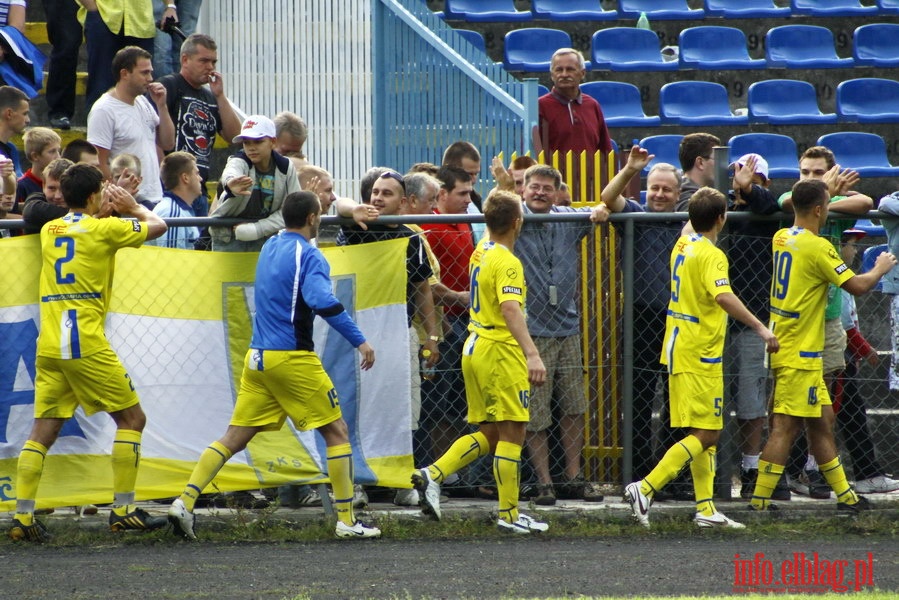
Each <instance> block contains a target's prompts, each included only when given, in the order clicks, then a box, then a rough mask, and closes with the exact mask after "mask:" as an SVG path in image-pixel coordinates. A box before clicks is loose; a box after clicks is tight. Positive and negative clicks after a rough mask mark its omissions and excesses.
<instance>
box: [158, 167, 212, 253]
mask: <svg viewBox="0 0 899 600" xmlns="http://www.w3.org/2000/svg"><path fill="white" fill-rule="evenodd" d="M160 170H161V175H162V187H163V189H164V190H165V192H164V194H163V196H162V201H161V202H160V203H159V204H157V205H156V206H155V208H153V212H154V213H156V214H157V215H159V216H160V217H162V218H163V219H167V218H170V217H196V216H197V215H196V213H195V212H194V209H193V204H194V202H196V200H197V198H198V197H199V196H200V186H201V185H202V183H201V178H200V169H199V168H198V167H197V159H196V158H195V157H194V155H193V154H190V153H188V152H179V151H176V152H172V153H171V154H169V155H168V156H166V157H165V158H164V159H162V165H161V169H160ZM199 237H200V230H199V229H197V228H196V227H194V226H191V227H170V228H169V230H168V231H167V232H166V234H165V235H164V236H162V237H159V238H156V239H155V240H153V241H152V242H148V243H149V244H152V245H154V246H164V247H166V248H181V249H182V250H193V249H194V244H195V243H196V241H197V239H198V238H199Z"/></svg>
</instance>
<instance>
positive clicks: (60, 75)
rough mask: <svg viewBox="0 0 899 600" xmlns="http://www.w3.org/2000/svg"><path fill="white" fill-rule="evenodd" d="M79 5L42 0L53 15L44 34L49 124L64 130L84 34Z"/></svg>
mask: <svg viewBox="0 0 899 600" xmlns="http://www.w3.org/2000/svg"><path fill="white" fill-rule="evenodd" d="M78 8H79V4H78V2H76V1H75V0H44V14H47V15H53V18H52V19H47V37H48V39H49V40H50V45H51V46H52V47H53V49H52V51H51V52H50V68H49V70H48V73H47V112H48V114H49V117H50V126H51V127H53V128H55V129H62V130H64V131H67V130H69V129H71V128H72V117H73V116H74V115H75V85H76V84H77V81H78V53H79V51H80V50H81V40H82V39H83V38H84V28H82V27H81V23H79V22H78ZM75 162H78V161H75Z"/></svg>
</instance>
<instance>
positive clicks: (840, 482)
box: [818, 456, 858, 505]
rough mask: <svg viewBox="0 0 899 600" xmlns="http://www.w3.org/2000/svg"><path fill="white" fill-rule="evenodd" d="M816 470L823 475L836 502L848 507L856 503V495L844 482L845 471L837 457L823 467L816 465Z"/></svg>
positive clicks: (846, 482)
mask: <svg viewBox="0 0 899 600" xmlns="http://www.w3.org/2000/svg"><path fill="white" fill-rule="evenodd" d="M818 468H819V469H820V470H821V474H822V475H824V480H825V481H827V484H828V485H829V486H830V487H831V488H832V489H833V491H834V493H835V494H836V495H837V502H842V503H843V504H849V505H852V504H856V503H858V495H857V494H856V493H855V490H853V489H852V486H850V485H849V482H848V481H846V471H844V470H843V463H842V462H840V457H839V456H837V457H835V458H834V459H833V460H831V461H829V462H827V463H825V464H823V465H818Z"/></svg>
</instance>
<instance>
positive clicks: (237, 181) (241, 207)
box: [209, 115, 300, 252]
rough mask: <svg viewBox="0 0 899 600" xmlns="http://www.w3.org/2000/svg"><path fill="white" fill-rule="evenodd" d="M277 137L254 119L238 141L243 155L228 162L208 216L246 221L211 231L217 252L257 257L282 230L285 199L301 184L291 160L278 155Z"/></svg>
mask: <svg viewBox="0 0 899 600" xmlns="http://www.w3.org/2000/svg"><path fill="white" fill-rule="evenodd" d="M275 137H276V133H275V124H274V122H272V120H271V119H269V118H268V117H266V116H263V115H250V116H249V117H247V118H246V120H244V122H243V125H242V126H241V128H240V134H238V135H237V136H236V137H235V138H234V140H233V142H234V143H235V144H243V150H241V151H240V152H238V153H237V154H235V155H233V156H231V157H230V158H229V159H228V163H227V165H225V170H224V171H222V176H221V179H220V183H221V188H222V190H221V192H220V194H219V197H218V198H217V199H216V201H215V202H214V203H213V206H212V210H211V211H210V215H209V216H211V217H238V218H241V219H248V222H247V223H241V224H239V225H236V226H234V227H210V228H209V233H210V235H211V236H212V249H213V250H216V251H224V252H258V251H259V250H260V249H262V244H264V243H265V240H266V239H267V238H268V237H270V236H271V235H273V234H274V233H276V232H278V231H279V230H281V229H283V228H284V219H283V218H282V217H281V203H282V202H283V201H284V198H285V197H286V196H287V194H290V193H291V192H299V191H300V184H299V181H298V179H297V172H296V169H295V167H294V166H293V163H292V162H291V161H290V159H288V158H287V157H285V156H282V155H281V154H278V153H277V152H275V150H274V143H275ZM250 219H252V221H249V220H250Z"/></svg>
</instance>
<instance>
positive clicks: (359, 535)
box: [334, 520, 381, 540]
mask: <svg viewBox="0 0 899 600" xmlns="http://www.w3.org/2000/svg"><path fill="white" fill-rule="evenodd" d="M334 535H336V536H337V537H339V538H344V539H359V540H362V539H365V538H377V537H381V530H380V529H378V528H377V527H369V526H368V525H366V524H365V523H363V522H362V521H359V520H357V521H356V522H355V523H353V526H352V527H350V526H349V525H347V524H346V523H344V522H343V521H337V527H336V528H335V529H334Z"/></svg>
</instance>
